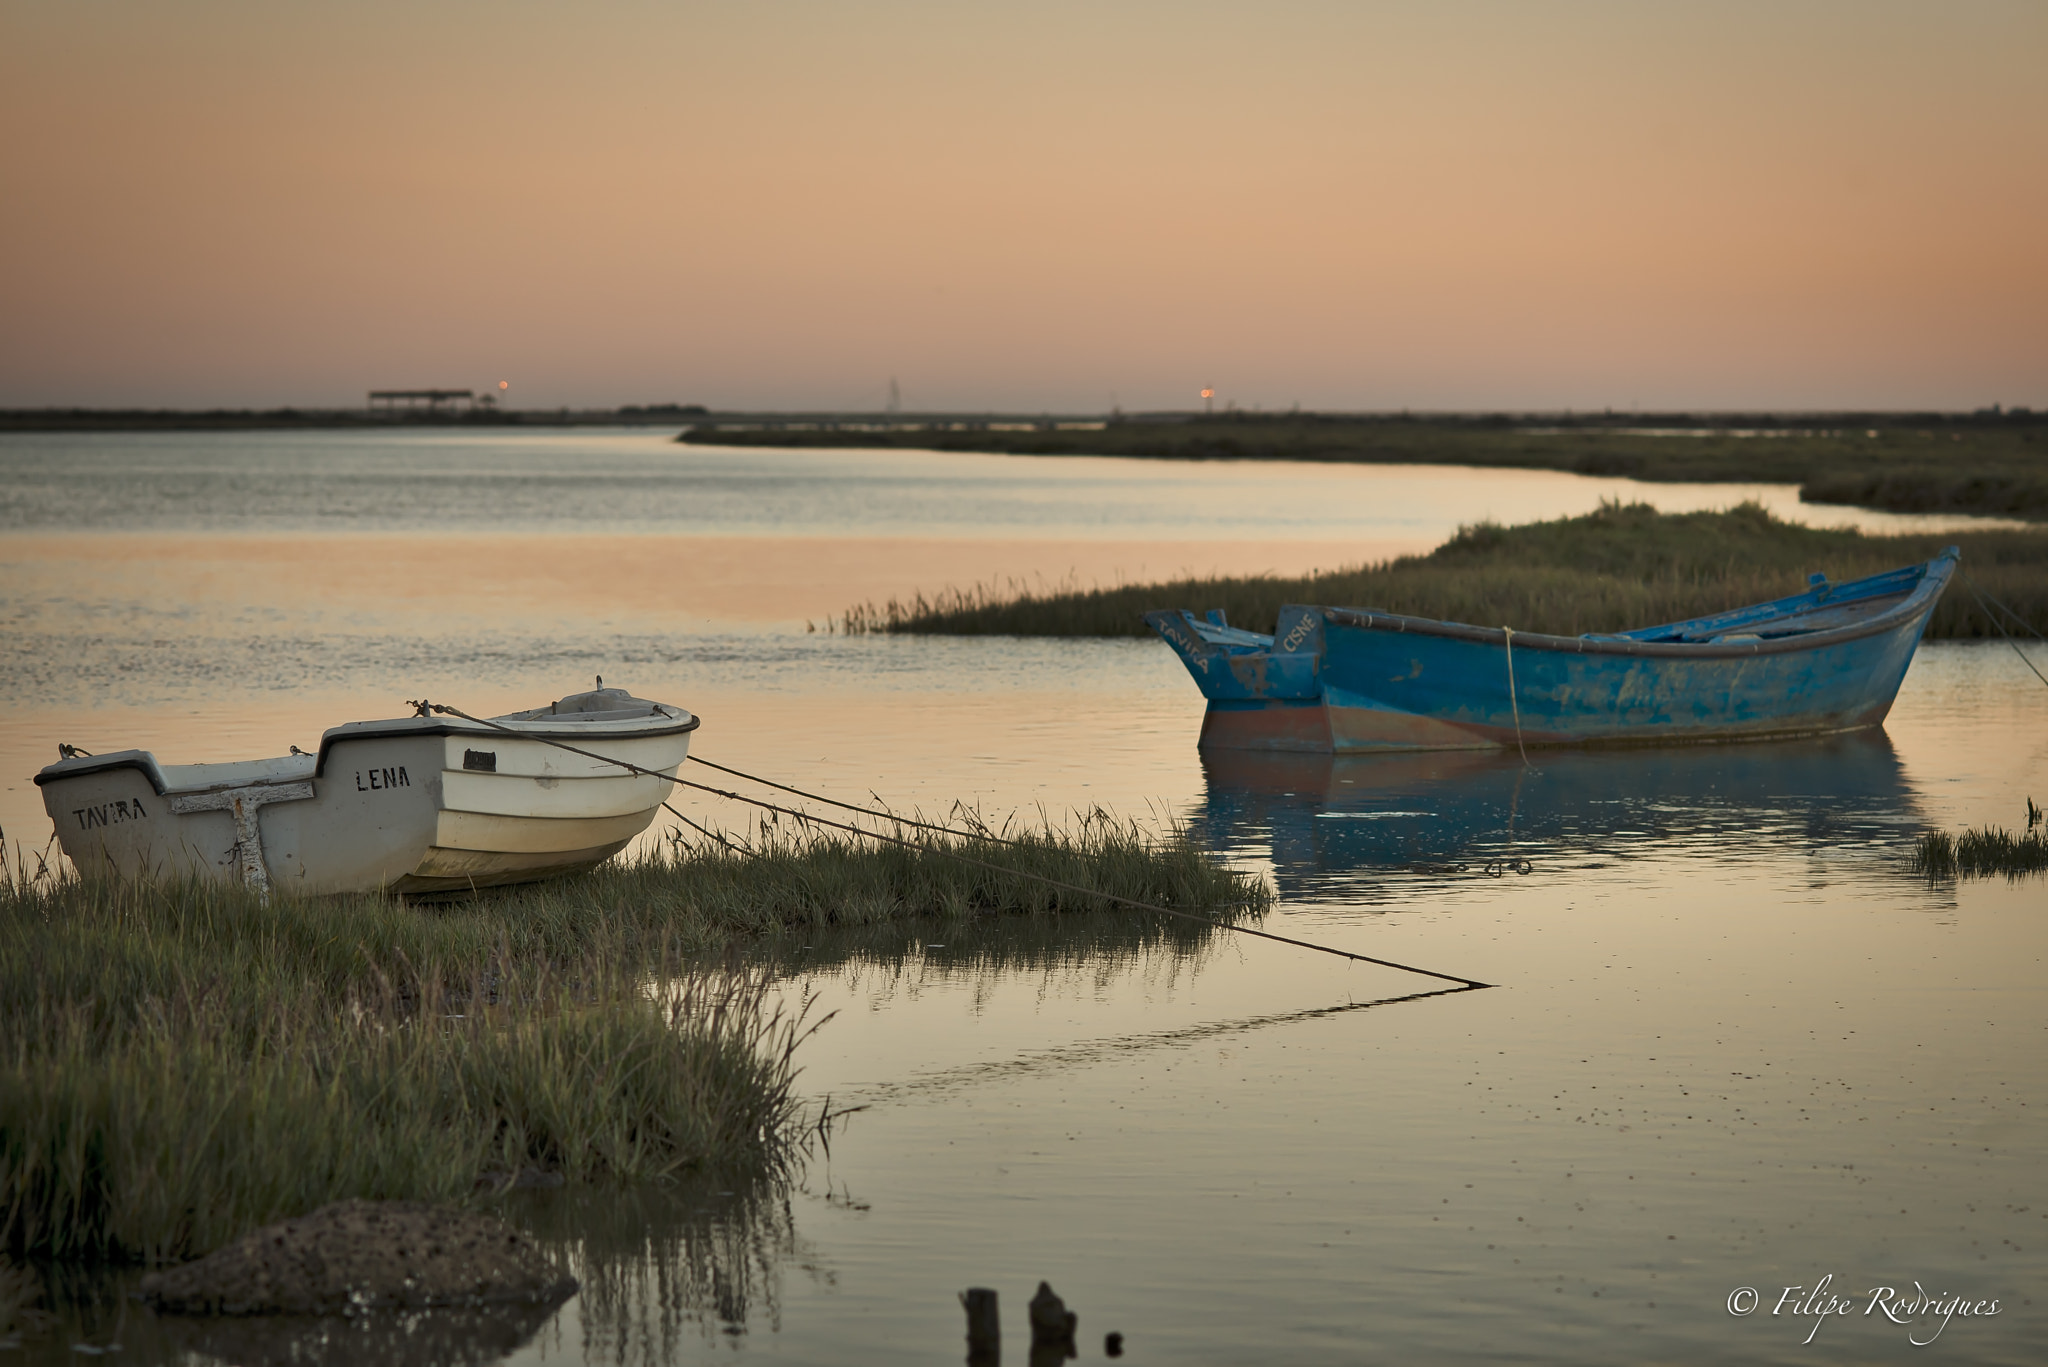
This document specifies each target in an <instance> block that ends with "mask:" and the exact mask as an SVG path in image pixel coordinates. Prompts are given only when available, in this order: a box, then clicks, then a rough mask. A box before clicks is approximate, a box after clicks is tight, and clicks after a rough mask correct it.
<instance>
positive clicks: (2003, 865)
mask: <svg viewBox="0 0 2048 1367" xmlns="http://www.w3.org/2000/svg"><path fill="white" fill-rule="evenodd" d="M2027 815H2028V817H2029V818H2030V820H2029V822H2028V829H2027V830H2026V832H2025V833H2024V834H2022V835H2014V834H2013V833H2012V832H2010V831H2008V830H2006V829H2005V828H2003V827H2001V826H1981V827H1978V828H1976V829H1974V830H1966V831H1964V832H1963V833H1962V834H1961V835H1954V836H1952V835H1950V834H1949V833H1948V832H1947V831H1927V832H1924V833H1923V834H1922V835H1921V837H1920V840H1919V843H1918V844H1917V845H1915V846H1914V849H1913V872H1915V873H1919V874H1925V875H1926V876H1927V877H1929V878H1934V879H1944V878H1989V877H1991V876H1992V875H1994V874H2003V875H2004V876H2005V877H2006V878H2008V879H2017V878H2023V877H2025V876H2026V875H2027V874H2030V873H2040V872H2042V871H2044V870H2048V831H2044V830H2043V829H2041V827H2040V824H2039V823H2040V820H2041V814H2040V812H2039V810H2038V809H2036V808H2035V807H2034V804H2033V803H2032V801H2029V802H2028V803H2027Z"/></svg>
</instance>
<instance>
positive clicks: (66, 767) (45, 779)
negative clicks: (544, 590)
mask: <svg viewBox="0 0 2048 1367" xmlns="http://www.w3.org/2000/svg"><path fill="white" fill-rule="evenodd" d="M677 710H678V711H682V709H680V708H678V709H677ZM647 720H648V721H652V720H654V719H653V718H652V717H649V718H647ZM702 722H703V718H701V717H699V716H698V715H697V714H696V713H694V712H683V713H682V716H680V717H676V718H671V719H669V720H668V722H667V723H666V724H665V725H662V726H637V727H634V728H633V729H632V730H623V729H621V730H610V731H607V730H599V729H597V727H596V726H583V727H576V726H536V725H534V723H532V722H517V723H508V729H511V730H513V731H514V734H513V735H512V736H511V737H509V738H510V739H516V740H535V741H546V740H580V741H583V742H584V743H586V744H589V743H594V742H604V741H631V740H646V739H651V738H654V737H657V736H675V735H682V734H684V733H687V732H690V731H695V730H696V729H697V727H698V726H699V725H700V724H701V723H702ZM599 725H604V726H619V725H620V723H617V722H607V723H600V724H599ZM423 736H425V737H432V736H498V737H505V736H506V733H505V732H504V731H500V730H498V729H496V728H495V727H487V726H476V725H472V724H470V723H468V722H463V721H452V722H451V721H441V720H439V719H437V718H428V717H400V718H396V719H394V720H391V721H384V722H363V721H358V722H348V723H346V724H344V725H342V726H337V727H334V728H332V729H330V730H329V731H328V732H327V733H326V734H325V735H323V736H321V737H320V753H319V757H318V758H317V759H316V760H315V761H314V762H313V777H314V778H322V777H325V775H326V770H327V755H328V752H329V751H330V750H332V749H333V748H334V747H335V745H337V744H353V743H354V742H356V741H364V740H411V739H415V738H418V737H423ZM113 769H134V770H136V771H137V772H139V773H140V774H141V775H142V776H143V777H144V778H146V779H148V780H149V786H150V787H151V788H154V789H155V790H156V793H157V796H159V797H162V796H163V795H165V794H166V793H169V792H171V791H172V789H171V788H170V787H169V785H168V784H166V782H165V780H164V773H163V770H162V768H161V767H159V766H158V764H157V762H156V756H155V755H154V754H153V753H152V752H150V751H148V750H111V751H109V752H107V753H106V754H104V755H82V756H79V757H78V758H76V759H66V760H59V761H58V762H57V763H55V764H52V765H48V766H47V767H45V768H43V769H42V770H40V771H39V772H38V773H37V774H36V776H35V784H36V786H37V787H38V788H40V787H42V786H43V785H44V784H46V783H55V782H58V781H60V780H62V779H68V778H80V777H83V776H84V775H86V774H101V773H106V772H108V771H109V770H113ZM622 772H623V771H622ZM305 777H306V776H305V774H304V773H297V774H290V775H283V776H280V777H278V778H276V779H269V780H266V779H254V780H251V781H249V782H248V783H216V784H210V785H207V788H194V789H191V790H190V791H193V792H202V791H207V790H208V789H209V788H234V787H261V786H262V785H263V784H264V783H266V782H275V783H303V782H305ZM606 777H609V776H608V775H607V776H606ZM177 791H179V792H184V791H187V790H186V789H184V788H180V789H178V790H177Z"/></svg>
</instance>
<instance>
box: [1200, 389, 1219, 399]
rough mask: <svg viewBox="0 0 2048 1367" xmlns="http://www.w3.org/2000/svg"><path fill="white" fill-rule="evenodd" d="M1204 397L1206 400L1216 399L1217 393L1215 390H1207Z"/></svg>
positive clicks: (1203, 394) (1203, 392) (1204, 391)
mask: <svg viewBox="0 0 2048 1367" xmlns="http://www.w3.org/2000/svg"><path fill="white" fill-rule="evenodd" d="M1202 397H1203V398H1205V399H1213V398H1215V397H1216V391H1215V390H1213V389H1205V390H1203V391H1202Z"/></svg>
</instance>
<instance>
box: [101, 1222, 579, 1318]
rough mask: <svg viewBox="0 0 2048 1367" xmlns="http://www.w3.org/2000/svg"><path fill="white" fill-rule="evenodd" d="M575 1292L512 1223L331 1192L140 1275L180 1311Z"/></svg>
mask: <svg viewBox="0 0 2048 1367" xmlns="http://www.w3.org/2000/svg"><path fill="white" fill-rule="evenodd" d="M575 1290H576V1281H575V1279H574V1278H573V1277H570V1276H569V1275H568V1274H567V1273H565V1272H563V1271H562V1270H561V1269H560V1268H557V1267H556V1266H555V1265H554V1264H553V1263H551V1262H549V1261H548V1260H547V1258H545V1257H544V1256H542V1254H541V1251H540V1250H539V1249H538V1248H536V1247H535V1246H534V1244H533V1241H532V1240H530V1239H528V1238H527V1237H526V1236H525V1235H524V1234H521V1233H519V1232H518V1231H517V1230H515V1229H513V1228H511V1227H510V1226H508V1225H505V1224H503V1223H501V1222H500V1221H497V1220H493V1219H491V1218H490V1217H489V1216H486V1215H474V1214H471V1213H469V1212H467V1211H460V1210H453V1209H450V1208H448V1207H445V1206H429V1205H421V1204H419V1203H417V1202H412V1201H337V1202H336V1203H334V1204H333V1205H331V1206H323V1207H321V1208H320V1209H319V1210H316V1211H314V1212H313V1213H312V1214H310V1215H306V1216H302V1217H300V1218H299V1219H296V1220H285V1221H283V1222H281V1223H279V1224H274V1225H266V1226H265V1227H264V1228H262V1229H259V1230H255V1231H253V1232H252V1233H249V1234H244V1235H243V1236H242V1237H241V1238H239V1239H237V1240H235V1241H234V1242H233V1243H231V1244H228V1245H226V1246H225V1247H222V1248H218V1249H215V1250H214V1251H213V1252H211V1253H209V1254H207V1255H206V1256H205V1257H204V1258H201V1259H199V1260H198V1261H196V1262H189V1263H186V1264H184V1265H183V1266H182V1267H174V1268H171V1269H169V1270H168V1271H165V1272H157V1273H152V1274H151V1275H150V1276H147V1277H145V1278H143V1279H142V1298H143V1299H144V1300H146V1301H148V1302H149V1303H150V1304H151V1305H152V1306H154V1307H155V1308H156V1309H158V1310H160V1311H166V1312H169V1313H172V1314H187V1315H333V1314H346V1313H353V1312H357V1311H364V1310H384V1309H424V1308H426V1307H429V1306H478V1305H487V1304H502V1303H508V1302H515V1303H523V1304H527V1305H540V1304H548V1305H552V1304H554V1303H556V1302H558V1301H561V1300H562V1299H564V1298H565V1297H567V1296H568V1295H569V1294H570V1293H572V1292H573V1291H575Z"/></svg>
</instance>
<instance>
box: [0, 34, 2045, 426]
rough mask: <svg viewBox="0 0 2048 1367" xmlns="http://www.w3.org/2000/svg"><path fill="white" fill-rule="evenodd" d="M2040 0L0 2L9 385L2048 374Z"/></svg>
mask: <svg viewBox="0 0 2048 1367" xmlns="http://www.w3.org/2000/svg"><path fill="white" fill-rule="evenodd" d="M2044 72H2048V5H2042V4H2039V3H2033V2H2032V0H2021V2H2018V3H2010V4H1990V3H1949V4H1941V5H1933V4H1884V3H1877V2H1876V0H1860V2H1858V3H1844V4H1817V3H1815V4H1800V3H1791V2H1789V0H1779V3H1769V4H1754V5H1751V4H1733V3H1715V4H1711V5H1688V4H1676V3H1672V4H1661V3H1652V2H1651V0H1627V2H1625V3H1600V4H1593V3H1586V4H1561V3H1560V4H1553V3H1536V2H1535V0H1518V2H1516V3H1498V4H1479V3H1457V2H1455V0H1443V2H1442V3H1428V4H1425V3H1386V4H1369V3H1363V0H1348V2H1347V3H1288V2H1287V0H1269V2H1268V3H1263V4H1258V5H1252V4H1240V5H1229V6H1226V5H1215V4H1200V3H1189V2H1186V0H1184V2H1183V3H1175V4H1165V3H1145V2H1141V0H1131V2H1130V3H1122V4H1102V3H1099V0H1098V2H1097V3H1085V4H1067V3H1050V4H1048V3H1040V4H1034V5H1010V6H996V5H993V4H972V3H969V4H963V3H959V0H947V2H946V3H936V2H933V3H888V2H887V0H881V2H878V3H860V4H853V3H844V2H843V0H841V2H839V3H811V2H809V0H771V2H769V3H755V4H741V3H737V0H720V2H719V3H708V4H695V3H685V0H646V2H629V0H620V2H614V3H604V4H596V5H579V6H564V5H552V4H547V5H544V4H522V3H489V4H485V3H475V4H433V5H420V4H377V3H351V4H347V5H343V4H338V3H335V4H325V5H312V4H290V5H281V4H277V3H275V0H264V2H263V3H246V4H243V3H198V2H197V0H193V2H192V3H185V4H179V5H163V4H156V3H106V2H103V0H51V2H46V0H0V139H4V144H0V405H9V406H13V405H38V404H46V403H48V404H72V403H82V404H145V405H147V404H167V405H192V404H217V403H218V404H230V405H237V406H239V405H245V404H253V405H269V404H279V403H300V404H340V403H353V402H360V400H361V395H362V392H363V391H364V390H365V389H368V388H371V387H385V386H423V385H455V386H478V387H481V386H483V385H486V384H489V383H493V382H495V381H496V380H498V379H501V378H504V379H510V380H511V381H512V382H513V386H514V387H513V390H512V391H511V400H512V402H513V403H514V404H517V405H532V406H545V407H553V406H556V405H558V404H569V405H578V406H580V405H585V404H614V403H645V402H660V401H666V400H676V401H683V402H691V401H695V402H704V403H710V404H714V405H719V406H750V405H760V406H774V407H797V406H822V407H856V408H858V407H880V406H881V403H882V401H883V398H884V396H885V394H886V391H887V386H888V382H889V379H890V377H892V376H894V377H895V378H897V379H898V380H899V382H900V384H901V387H902V395H903V402H904V404H905V406H906V407H910V408H918V407H927V406H929V407H943V408H964V407H983V406H988V407H1000V408H1012V409H1024V410H1032V411H1036V410H1040V409H1054V410H1071V411H1095V410H1103V409H1107V408H1109V407H1110V406H1111V405H1112V404H1113V403H1114V404H1121V405H1122V406H1123V407H1125V408H1132V409H1142V408H1151V407H1192V406H1195V405H1196V404H1197V403H1198V402H1199V400H1197V399H1196V397H1195V395H1196V392H1197V391H1198V390H1199V389H1200V387H1201V386H1202V385H1203V384H1205V383H1210V384H1214V385H1215V386H1216V387H1217V390H1218V393H1219V395H1220V396H1221V397H1222V398H1223V399H1226V400H1232V401H1235V402H1236V403H1238V404H1239V405H1241V406H1244V407H1251V406H1253V405H1255V404H1257V405H1263V406H1266V407H1269V408H1271V407H1284V406H1287V405H1289V404H1292V403H1295V402H1297V401H1298V402H1300V403H1302V404H1303V405H1304V406H1309V407H1331V408H1402V407H1417V408H1493V407H1545V408H1556V407H1575V408H1589V407H1591V408H1597V407H1605V406H1613V407H1617V408H1621V407H1627V406H1630V405H1640V406H1644V407H1660V406H1697V407H1736V406H1778V407H1832V406H1871V407H1902V406H1938V407H1976V406H1978V405H1981V404H1988V403H1992V402H2003V403H2006V404H2031V405H2033V406H2035V407H2048V248H2044V244H2048V76H2044Z"/></svg>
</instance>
